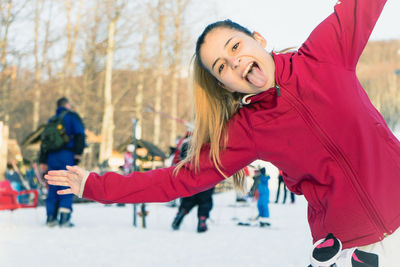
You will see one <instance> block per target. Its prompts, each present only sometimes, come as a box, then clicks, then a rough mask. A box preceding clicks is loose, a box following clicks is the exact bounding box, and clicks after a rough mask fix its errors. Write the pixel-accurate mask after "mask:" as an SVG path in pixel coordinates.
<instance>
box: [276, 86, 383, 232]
mask: <svg viewBox="0 0 400 267" xmlns="http://www.w3.org/2000/svg"><path fill="white" fill-rule="evenodd" d="M278 87H279V86H278ZM277 89H278V88H277ZM279 89H281V88H280V87H279ZM281 90H282V89H281ZM285 92H287V95H288V97H289V101H290V102H291V103H292V104H293V105H294V106H295V107H297V110H298V111H299V112H300V114H301V116H302V117H303V119H304V120H305V121H306V123H307V124H308V125H309V126H310V129H311V130H313V129H316V130H313V132H315V133H316V134H317V135H318V136H320V137H321V140H322V141H323V143H324V146H325V147H326V148H327V149H328V151H330V152H331V153H332V154H333V155H334V156H335V158H336V159H337V161H338V164H339V166H341V167H342V169H344V172H345V173H346V174H347V175H346V176H347V177H348V179H349V180H350V182H351V184H352V185H353V188H355V189H356V190H357V193H358V194H359V195H360V196H361V200H360V203H361V205H362V206H364V209H365V210H366V211H367V214H369V216H370V217H371V218H372V221H373V222H374V223H375V225H376V226H377V227H378V229H381V231H382V235H383V238H385V237H387V236H388V232H389V233H390V231H388V230H387V229H386V227H385V226H384V224H383V222H382V219H381V217H380V216H379V214H378V212H377V210H376V208H375V206H374V204H373V203H372V201H371V200H370V199H369V197H368V196H367V194H366V193H365V192H364V190H363V189H362V187H361V185H360V184H359V183H358V181H357V179H355V175H354V171H353V170H352V168H351V167H350V165H349V164H348V163H347V160H346V159H345V157H344V156H343V154H342V153H341V151H340V150H339V148H338V147H337V146H336V145H335V144H334V143H333V142H332V141H331V140H330V139H329V137H328V136H327V135H326V134H325V132H324V131H323V130H322V129H321V127H320V126H319V125H318V123H317V122H316V120H315V119H314V117H313V116H312V114H311V113H310V111H309V110H308V109H307V107H306V106H305V105H304V104H303V103H302V102H301V101H299V100H298V99H297V98H296V97H295V96H293V95H292V94H291V93H290V92H289V91H287V90H285ZM364 200H365V201H366V202H367V205H368V206H369V207H370V208H368V207H367V206H366V205H365V204H363V201H364ZM383 238H382V237H380V239H381V240H382V239H383Z"/></svg>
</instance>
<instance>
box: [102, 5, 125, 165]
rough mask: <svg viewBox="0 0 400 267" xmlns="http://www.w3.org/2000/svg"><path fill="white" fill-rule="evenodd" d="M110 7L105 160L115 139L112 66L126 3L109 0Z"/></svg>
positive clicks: (104, 140)
mask: <svg viewBox="0 0 400 267" xmlns="http://www.w3.org/2000/svg"><path fill="white" fill-rule="evenodd" d="M107 5H108V7H109V9H108V10H109V11H111V12H110V14H109V19H110V21H109V24H108V42H107V59H106V73H105V80H104V113H103V123H102V129H101V141H102V142H101V145H100V154H99V161H100V162H103V161H104V160H106V159H108V158H109V157H110V156H111V153H112V149H113V140H114V105H113V101H112V68H113V59H114V49H115V43H114V35H115V28H116V24H117V21H118V20H119V18H120V16H121V10H122V9H123V7H124V5H125V3H124V2H122V3H114V4H112V2H111V1H107Z"/></svg>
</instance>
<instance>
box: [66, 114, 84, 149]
mask: <svg viewBox="0 0 400 267" xmlns="http://www.w3.org/2000/svg"><path fill="white" fill-rule="evenodd" d="M68 115H69V117H67V119H68V120H67V122H68V124H67V125H68V127H67V131H68V132H69V135H71V136H72V139H73V142H71V144H70V145H71V146H72V147H70V149H71V150H72V151H73V152H74V153H75V154H77V155H81V154H82V153H83V150H84V149H85V126H84V124H83V122H82V119H81V117H80V116H79V115H78V113H76V112H72V111H71V112H69V113H68ZM68 145H69V144H67V147H68Z"/></svg>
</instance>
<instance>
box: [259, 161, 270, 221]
mask: <svg viewBox="0 0 400 267" xmlns="http://www.w3.org/2000/svg"><path fill="white" fill-rule="evenodd" d="M257 172H258V175H259V176H260V182H259V183H258V186H257V191H258V199H257V208H258V222H259V224H260V226H269V225H271V223H270V222H269V207H268V205H269V188H268V180H269V179H270V177H269V175H266V173H265V168H261V169H260V170H257Z"/></svg>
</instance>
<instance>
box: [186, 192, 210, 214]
mask: <svg viewBox="0 0 400 267" xmlns="http://www.w3.org/2000/svg"><path fill="white" fill-rule="evenodd" d="M213 192H214V188H211V189H208V190H206V191H204V192H200V193H198V194H195V195H193V196H190V197H183V198H181V204H180V206H179V210H185V212H186V213H189V212H190V210H191V209H192V208H193V207H194V206H196V205H198V206H199V207H198V210H197V216H198V217H200V216H205V217H206V218H208V217H209V216H210V211H211V209H212V207H213V199H212V194H213Z"/></svg>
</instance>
